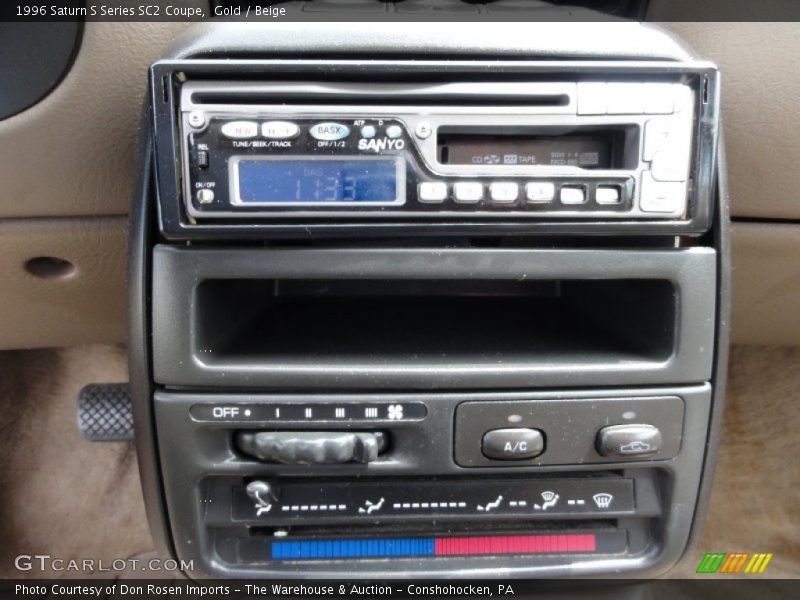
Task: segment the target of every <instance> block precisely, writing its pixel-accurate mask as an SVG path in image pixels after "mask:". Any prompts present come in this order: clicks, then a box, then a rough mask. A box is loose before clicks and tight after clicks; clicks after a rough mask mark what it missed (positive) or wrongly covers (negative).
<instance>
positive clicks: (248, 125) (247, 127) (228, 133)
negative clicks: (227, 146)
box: [220, 121, 258, 140]
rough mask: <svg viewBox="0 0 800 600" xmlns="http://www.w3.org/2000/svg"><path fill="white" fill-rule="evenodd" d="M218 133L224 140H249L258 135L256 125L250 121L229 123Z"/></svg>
mask: <svg viewBox="0 0 800 600" xmlns="http://www.w3.org/2000/svg"><path fill="white" fill-rule="evenodd" d="M220 131H221V132H222V135H224V136H225V137H226V138H229V139H232V140H249V139H250V138H254V137H256V136H257V135H258V123H253V122H252V121H229V122H227V123H225V124H224V125H223V126H222V127H221V128H220Z"/></svg>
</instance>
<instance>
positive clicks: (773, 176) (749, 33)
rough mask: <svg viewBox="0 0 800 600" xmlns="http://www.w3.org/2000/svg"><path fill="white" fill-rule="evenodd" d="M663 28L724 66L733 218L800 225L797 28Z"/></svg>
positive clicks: (676, 25)
mask: <svg viewBox="0 0 800 600" xmlns="http://www.w3.org/2000/svg"><path fill="white" fill-rule="evenodd" d="M655 4H656V5H658V3H655ZM693 5H694V6H695V8H696V7H697V6H698V3H696V2H693ZM669 14H670V13H668V12H666V11H663V12H659V11H653V9H651V12H650V18H658V17H668V16H669ZM662 26H664V27H666V28H667V29H669V30H671V31H673V32H674V33H676V34H677V35H678V36H679V37H681V38H682V39H683V40H685V41H686V42H687V43H688V44H689V45H690V46H692V47H693V48H694V50H696V51H697V53H698V54H699V55H700V56H702V57H703V58H706V59H708V60H711V61H712V62H714V63H716V64H717V65H718V66H719V67H720V72H721V73H722V120H723V126H724V129H725V147H726V151H727V160H728V184H729V187H730V194H731V212H732V214H733V215H734V216H737V217H768V218H779V219H800V102H798V98H800V23H662ZM798 258H800V256H798Z"/></svg>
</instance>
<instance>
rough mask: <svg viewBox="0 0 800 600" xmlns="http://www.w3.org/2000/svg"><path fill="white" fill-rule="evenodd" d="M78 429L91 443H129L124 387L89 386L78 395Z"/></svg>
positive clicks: (130, 413) (129, 419) (130, 434)
mask: <svg viewBox="0 0 800 600" xmlns="http://www.w3.org/2000/svg"><path fill="white" fill-rule="evenodd" d="M78 429H80V430H81V433H82V434H83V437H85V438H86V439H87V440H89V441H91V442H130V441H131V440H133V410H132V407H131V395H130V389H129V387H128V384H127V383H91V384H89V385H87V386H86V387H84V388H83V389H82V390H81V391H80V392H79V393H78Z"/></svg>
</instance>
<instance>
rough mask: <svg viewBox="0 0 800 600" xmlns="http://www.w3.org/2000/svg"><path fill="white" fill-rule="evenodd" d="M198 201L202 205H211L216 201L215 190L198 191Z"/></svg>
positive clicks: (204, 189)
mask: <svg viewBox="0 0 800 600" xmlns="http://www.w3.org/2000/svg"><path fill="white" fill-rule="evenodd" d="M197 201H198V202H199V203H200V204H211V203H212V202H213V201H214V190H210V189H208V188H203V189H202V190H197Z"/></svg>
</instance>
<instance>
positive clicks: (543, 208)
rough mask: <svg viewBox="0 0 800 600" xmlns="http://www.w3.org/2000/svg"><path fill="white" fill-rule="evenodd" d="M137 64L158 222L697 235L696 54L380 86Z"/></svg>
mask: <svg viewBox="0 0 800 600" xmlns="http://www.w3.org/2000/svg"><path fill="white" fill-rule="evenodd" d="M193 62H194V63H195V65H194V66H195V67H196V63H198V62H200V63H202V61H193ZM153 68H154V75H156V74H157V75H161V73H162V72H166V73H167V76H166V77H164V76H160V77H155V76H154V77H153V82H154V85H155V84H156V82H158V84H159V85H161V86H166V87H164V89H162V90H161V92H162V94H161V97H164V98H167V97H170V95H171V94H170V93H169V92H174V97H175V98H176V102H175V103H174V104H175V106H174V108H173V110H172V112H171V119H172V124H173V127H172V129H173V132H174V133H173V135H172V136H170V138H171V143H172V147H171V148H169V147H168V146H164V149H169V150H171V151H172V152H173V153H174V155H175V159H174V160H172V161H171V164H169V163H168V162H167V161H165V162H161V163H160V164H161V165H162V166H163V168H165V169H166V168H170V169H175V175H176V177H175V179H176V186H175V187H176V189H175V192H176V193H177V194H179V195H180V198H181V201H180V202H179V204H178V206H175V205H174V204H173V205H172V206H170V207H169V208H170V210H166V211H165V210H164V208H165V206H164V204H165V203H172V202H174V198H173V197H172V196H171V195H170V194H162V218H163V220H162V229H163V230H164V231H165V233H167V234H168V235H169V234H173V235H186V234H189V233H191V232H192V231H195V232H205V233H209V232H213V231H220V230H222V231H226V232H228V233H232V232H235V230H236V229H239V230H246V231H247V232H248V233H250V234H252V233H253V232H254V231H262V232H264V233H275V234H287V233H288V234H292V233H293V232H294V233H300V234H301V235H308V234H309V233H314V232H323V233H324V232H328V233H330V232H336V231H337V229H338V230H340V231H342V230H345V229H346V230H348V231H350V232H352V231H354V230H360V231H361V232H368V231H372V232H379V233H386V232H391V231H396V232H401V231H402V233H405V234H408V233H425V234H441V233H443V232H446V231H447V230H448V228H452V227H454V226H455V227H458V228H460V232H463V231H464V230H469V231H471V232H473V233H475V234H480V233H487V232H499V231H501V230H505V231H504V232H508V233H513V232H526V231H532V230H534V229H537V230H539V231H543V230H546V229H550V230H554V231H557V232H559V233H569V232H570V231H573V230H579V232H581V233H582V232H586V231H587V230H594V231H596V232H600V233H635V232H639V233H651V232H656V233H672V232H676V233H678V232H679V233H701V232H702V231H705V230H706V229H707V228H708V224H709V222H710V210H709V206H710V201H709V198H710V189H709V188H710V184H709V181H710V175H709V173H710V165H712V164H713V154H714V151H715V146H716V120H715V119H716V108H715V106H714V104H713V98H711V94H712V93H713V90H714V89H715V87H716V86H715V82H716V79H715V76H716V72H715V71H714V70H713V68H710V67H703V68H700V67H695V68H694V71H693V72H690V73H687V72H680V69H676V67H674V66H673V67H672V71H669V70H664V72H659V71H658V70H656V72H655V73H654V74H653V75H652V76H651V77H643V76H642V74H641V73H639V76H638V78H637V79H635V80H634V79H631V78H630V77H627V78H626V77H621V76H620V74H619V73H613V72H612V73H602V72H600V73H591V74H590V73H587V74H581V75H578V74H574V75H573V76H570V77H569V78H568V80H563V79H564V78H563V75H562V77H561V78H560V80H553V79H554V78H552V77H550V78H549V79H548V77H542V76H538V77H537V76H533V75H531V76H530V77H529V78H528V79H525V80H514V81H511V80H508V81H497V80H494V79H489V78H486V79H484V80H482V81H474V80H473V81H464V80H460V81H438V82H424V83H420V82H419V81H411V80H409V81H402V80H400V81H399V82H394V83H386V82H382V83H380V84H378V83H374V84H372V83H369V82H365V81H352V80H346V81H340V82H336V81H334V82H327V83H322V82H320V81H309V80H304V81H297V80H294V79H293V78H290V77H286V78H285V79H283V78H280V77H276V78H273V80H271V81H269V82H264V81H263V80H260V81H253V80H252V79H241V80H238V81H237V80H228V81H219V80H215V79H213V78H201V77H188V76H187V75H186V74H182V77H174V78H172V79H171V78H170V75H174V72H171V71H170V69H169V64H163V63H157V64H156V65H155V66H154V67H153ZM154 97H159V96H158V95H157V94H156V95H154ZM156 104H158V103H156ZM162 109H163V107H160V106H156V111H155V118H156V119H159V117H160V116H163V115H161V111H162ZM156 131H157V132H160V130H159V129H158V128H156ZM164 143H165V144H168V142H164ZM159 146H162V143H159ZM163 180H164V177H163V175H162V174H161V173H160V174H159V185H163ZM162 191H163V190H162ZM393 227H394V228H395V229H393ZM401 227H402V229H400V228H401ZM509 227H510V228H509Z"/></svg>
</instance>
